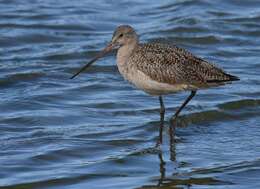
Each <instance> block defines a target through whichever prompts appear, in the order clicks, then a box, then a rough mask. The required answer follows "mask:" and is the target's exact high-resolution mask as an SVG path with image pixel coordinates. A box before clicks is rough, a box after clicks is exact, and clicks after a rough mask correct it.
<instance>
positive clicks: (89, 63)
mask: <svg viewBox="0 0 260 189" xmlns="http://www.w3.org/2000/svg"><path fill="white" fill-rule="evenodd" d="M114 46H115V45H114V44H113V43H109V44H108V45H107V46H106V47H105V48H104V49H103V50H102V51H100V52H99V53H98V54H97V55H96V56H95V57H94V58H93V59H92V60H90V61H89V62H88V63H87V64H86V65H85V66H83V67H82V68H81V69H80V70H79V71H78V72H77V73H75V74H74V75H73V76H72V77H71V78H70V79H73V78H74V77H76V76H77V75H79V74H80V73H81V72H82V71H84V70H85V69H87V68H88V67H89V66H91V64H93V63H94V62H95V61H97V60H98V59H99V58H101V57H103V56H104V55H106V54H107V53H109V52H110V51H112V50H113V49H114Z"/></svg>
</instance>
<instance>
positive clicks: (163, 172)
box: [157, 127, 176, 186]
mask: <svg viewBox="0 0 260 189" xmlns="http://www.w3.org/2000/svg"><path fill="white" fill-rule="evenodd" d="M175 145H176V140H175V138H174V132H172V127H169V152H170V160H171V161H173V162H175V161H176V148H175ZM158 157H159V161H160V178H159V180H158V184H157V186H161V185H162V184H163V181H164V180H165V175H166V168H165V165H166V162H165V161H164V159H163V152H162V150H160V151H159V154H158Z"/></svg>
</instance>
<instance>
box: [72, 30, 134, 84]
mask: <svg viewBox="0 0 260 189" xmlns="http://www.w3.org/2000/svg"><path fill="white" fill-rule="evenodd" d="M136 44H138V36H137V34H136V32H135V30H134V28H132V27H131V26H129V25H121V26H118V27H117V28H116V30H115V31H114V34H113V37H112V40H111V42H110V43H109V44H108V45H107V46H106V48H104V49H103V50H102V51H101V52H100V53H98V54H97V55H96V56H95V57H94V58H93V59H92V60H90V61H89V62H88V63H87V64H86V65H85V66H84V67H83V68H81V69H80V70H79V71H78V72H77V73H76V74H74V75H73V76H72V77H71V79H73V78H74V77H76V76H77V75H78V74H79V73H80V72H82V71H84V70H85V69H86V68H88V67H89V66H90V65H91V64H93V63H94V62H95V61H96V60H97V59H99V58H101V57H103V56H104V55H105V54H107V53H109V52H110V51H112V50H113V49H118V48H120V47H122V46H126V45H136Z"/></svg>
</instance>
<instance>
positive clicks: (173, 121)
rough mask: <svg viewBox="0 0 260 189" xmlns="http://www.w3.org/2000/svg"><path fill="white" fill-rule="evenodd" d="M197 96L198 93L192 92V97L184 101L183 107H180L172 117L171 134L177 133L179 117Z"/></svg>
mask: <svg viewBox="0 0 260 189" xmlns="http://www.w3.org/2000/svg"><path fill="white" fill-rule="evenodd" d="M195 94H196V91H191V94H190V96H189V97H188V98H187V99H186V100H185V101H184V103H183V104H182V105H181V107H179V109H178V110H177V111H176V112H175V114H174V115H173V116H172V118H171V125H170V132H174V133H175V122H176V119H177V117H178V115H179V114H180V112H181V110H182V109H183V108H184V107H185V106H186V105H187V104H188V102H189V101H190V100H191V99H192V98H193V97H194V96H195Z"/></svg>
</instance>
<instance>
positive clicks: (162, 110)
mask: <svg viewBox="0 0 260 189" xmlns="http://www.w3.org/2000/svg"><path fill="white" fill-rule="evenodd" d="M159 101H160V130H159V140H158V141H157V144H156V146H158V145H160V144H162V133H163V124H164V113H165V107H164V104H163V98H162V96H159Z"/></svg>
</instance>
